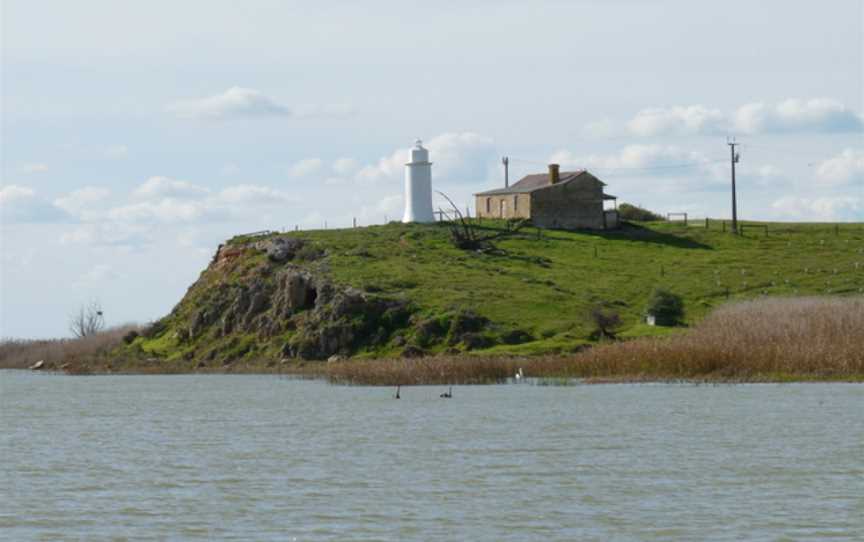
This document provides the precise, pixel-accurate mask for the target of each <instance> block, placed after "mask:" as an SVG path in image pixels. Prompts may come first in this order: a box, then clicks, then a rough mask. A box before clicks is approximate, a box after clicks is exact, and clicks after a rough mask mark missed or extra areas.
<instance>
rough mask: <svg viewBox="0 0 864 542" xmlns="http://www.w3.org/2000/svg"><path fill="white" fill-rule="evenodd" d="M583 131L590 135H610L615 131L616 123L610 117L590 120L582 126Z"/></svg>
mask: <svg viewBox="0 0 864 542" xmlns="http://www.w3.org/2000/svg"><path fill="white" fill-rule="evenodd" d="M582 133H583V134H584V135H586V136H588V137H598V138H603V137H610V136H612V135H613V134H614V133H615V123H613V122H612V121H611V120H609V119H601V120H596V121H593V122H589V123H588V124H586V125H585V126H584V127H583V128H582Z"/></svg>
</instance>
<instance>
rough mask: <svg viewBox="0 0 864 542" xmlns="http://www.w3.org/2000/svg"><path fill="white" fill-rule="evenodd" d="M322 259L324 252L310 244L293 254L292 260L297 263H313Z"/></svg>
mask: <svg viewBox="0 0 864 542" xmlns="http://www.w3.org/2000/svg"><path fill="white" fill-rule="evenodd" d="M323 257H324V250H323V249H322V248H321V247H317V246H315V245H313V244H312V243H306V244H304V245H303V246H302V247H300V248H299V249H298V250H297V252H295V253H294V260H295V261H298V262H314V261H315V260H320V259H321V258H323Z"/></svg>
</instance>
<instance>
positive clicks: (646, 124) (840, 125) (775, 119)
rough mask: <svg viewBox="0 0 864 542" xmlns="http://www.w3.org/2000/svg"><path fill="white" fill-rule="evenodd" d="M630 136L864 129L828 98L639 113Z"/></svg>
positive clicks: (607, 128)
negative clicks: (732, 109)
mask: <svg viewBox="0 0 864 542" xmlns="http://www.w3.org/2000/svg"><path fill="white" fill-rule="evenodd" d="M626 127H627V131H628V133H630V134H632V135H635V136H642V137H652V136H663V135H671V136H674V135H679V136H680V135H717V134H725V133H742V134H762V133H777V132H816V133H820V132H854V131H860V130H862V129H864V120H862V117H861V116H860V115H858V114H857V113H855V112H854V111H852V110H851V109H850V108H848V107H846V106H845V105H844V104H843V103H841V102H839V101H837V100H833V99H830V98H814V99H809V100H804V99H799V98H790V99H787V100H784V101H781V102H779V103H776V104H766V103H763V102H755V103H749V104H745V105H742V106H740V107H738V108H737V109H736V110H735V112H734V113H732V114H726V113H724V112H722V111H720V110H719V109H711V108H708V107H705V106H703V105H688V106H672V107H652V108H647V109H643V110H641V111H639V112H638V113H636V115H635V116H634V117H633V118H632V119H630V120H629V121H627V123H626ZM583 131H584V132H585V133H586V134H588V135H596V136H598V137H599V136H602V135H604V134H605V135H608V134H609V133H611V132H613V131H614V128H613V125H612V124H611V122H610V121H601V122H599V123H598V122H595V123H590V124H588V125H586V126H585V127H584V129H583Z"/></svg>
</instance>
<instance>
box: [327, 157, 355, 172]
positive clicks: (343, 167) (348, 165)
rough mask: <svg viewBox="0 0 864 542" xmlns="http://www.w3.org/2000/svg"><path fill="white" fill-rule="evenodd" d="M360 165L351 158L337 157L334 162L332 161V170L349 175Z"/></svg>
mask: <svg viewBox="0 0 864 542" xmlns="http://www.w3.org/2000/svg"><path fill="white" fill-rule="evenodd" d="M359 167H360V164H358V163H357V160H354V159H353V158H339V159H338V160H336V161H335V162H333V171H335V172H336V173H337V174H338V175H351V174H352V173H354V172H355V171H357V168H359Z"/></svg>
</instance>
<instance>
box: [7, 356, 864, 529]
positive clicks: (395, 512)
mask: <svg viewBox="0 0 864 542" xmlns="http://www.w3.org/2000/svg"><path fill="white" fill-rule="evenodd" d="M393 391H394V390H392V389H390V388H372V387H344V386H331V385H328V384H325V383H322V382H316V381H299V380H291V379H286V378H279V377H274V376H234V375H232V376H193V375H190V376H124V377H119V376H118V377H113V376H99V377H68V376H60V375H51V374H34V373H27V372H20V371H0V461H2V463H0V538H2V539H4V540H15V541H19V540H21V541H23V540H127V539H129V540H186V539H189V540H195V539H200V540H206V539H219V540H298V541H303V540H490V541H493V540H494V541H498V540H741V539H746V540H772V541H773V540H822V539H832V540H862V539H864V386H862V385H854V384H795V385H735V386H725V385H724V386H690V385H659V384H655V385H576V386H567V387H548V386H537V385H530V384H520V385H501V386H458V387H455V388H454V389H453V395H454V397H453V398H452V399H440V398H439V397H438V395H439V394H440V393H441V392H442V391H446V390H445V389H444V388H442V387H438V386H432V387H411V388H403V389H402V399H401V400H399V401H396V400H394V399H392V394H393Z"/></svg>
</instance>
